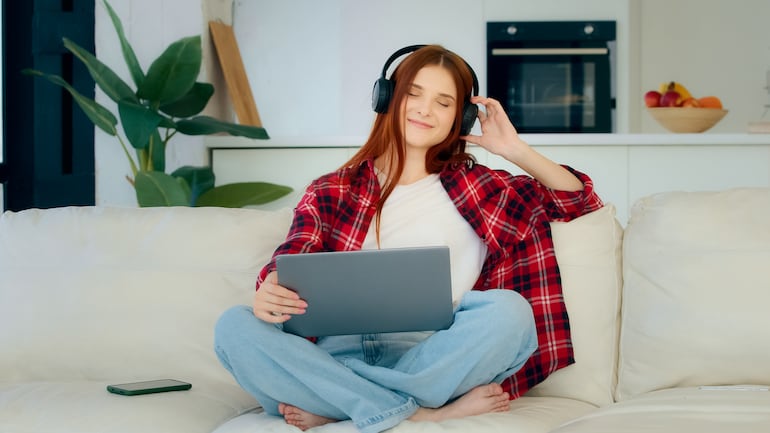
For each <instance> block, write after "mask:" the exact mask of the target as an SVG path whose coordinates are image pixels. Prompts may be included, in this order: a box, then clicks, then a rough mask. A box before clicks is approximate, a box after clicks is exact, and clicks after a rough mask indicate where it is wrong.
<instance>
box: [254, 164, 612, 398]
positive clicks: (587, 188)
mask: <svg viewBox="0 0 770 433" xmlns="http://www.w3.org/2000/svg"><path fill="white" fill-rule="evenodd" d="M567 169H569V170H570V171H571V172H572V173H573V174H575V175H576V176H577V177H578V178H579V179H580V180H581V181H582V182H583V185H584V189H583V191H577V192H567V191H555V190H552V189H549V188H547V187H545V186H543V185H542V184H540V183H539V182H537V181H536V180H534V179H533V178H531V177H529V176H514V175H512V174H510V173H508V172H506V171H502V170H492V169H489V168H487V167H485V166H482V165H478V164H469V165H460V166H457V167H451V168H450V167H448V168H446V169H444V170H443V171H442V172H441V174H440V178H441V182H442V184H443V186H444V188H445V189H446V191H447V193H448V194H449V197H450V198H451V199H452V201H453V202H454V204H455V206H457V209H458V210H459V212H460V214H461V215H462V216H463V217H464V218H465V219H466V220H467V221H468V222H469V223H470V225H471V226H472V227H473V229H474V230H475V231H476V234H478V235H479V237H480V238H481V239H482V240H483V241H484V243H485V244H486V245H487V257H486V259H485V261H484V265H483V267H482V270H481V274H480V275H479V278H478V280H477V281H476V283H475V285H474V290H488V289H508V290H516V291H517V292H519V293H521V294H522V296H524V297H525V298H526V299H527V300H529V302H530V304H531V305H532V309H533V311H534V317H535V323H536V325H537V332H538V349H537V350H536V351H535V353H534V354H533V355H532V356H531V357H530V359H529V360H528V361H527V363H526V364H525V365H524V367H523V368H522V369H521V370H519V371H518V372H517V373H516V374H514V375H513V376H511V377H510V378H508V379H506V380H505V381H504V383H503V388H504V389H506V391H508V392H510V393H511V398H516V397H519V396H521V395H522V394H524V393H525V392H526V391H527V390H528V389H530V388H532V387H533V386H535V385H537V384H538V383H540V382H542V381H543V380H544V379H545V378H546V377H548V375H549V374H551V373H553V372H554V371H556V370H558V369H560V368H563V367H565V366H567V365H569V364H572V363H573V362H574V357H573V350H572V342H571V339H570V328H569V319H568V317H567V308H566V306H565V304H564V298H563V296H562V287H561V277H560V274H559V266H558V264H557V263H556V256H555V254H554V246H553V241H552V238H551V229H550V223H549V222H550V221H568V220H570V219H573V218H576V217H578V216H581V215H583V214H585V213H588V212H592V211H594V210H596V209H599V208H601V207H602V201H601V199H600V198H599V197H598V196H597V195H596V194H595V193H594V188H593V182H592V181H591V179H590V178H589V177H588V176H586V175H585V174H583V173H580V172H578V171H575V170H573V169H571V168H569V167H567ZM349 174H350V169H348V168H346V169H342V170H339V171H337V172H334V173H330V174H327V175H325V176H322V177H321V178H319V179H317V180H315V181H314V182H313V183H312V184H311V185H310V186H309V187H308V188H307V190H306V192H305V195H304V196H303V197H302V199H301V200H300V202H299V204H298V205H297V207H296V209H295V212H294V221H293V222H292V225H291V228H290V229H289V234H288V236H287V238H286V241H285V242H284V243H283V244H281V245H280V246H279V247H278V248H277V249H276V251H275V254H274V256H275V255H278V254H295V253H307V252H318V251H346V250H358V249H360V248H361V245H362V244H363V242H364V238H365V237H366V233H367V231H368V230H369V224H370V223H371V221H372V220H373V218H374V215H375V203H376V201H377V199H378V197H379V194H380V184H379V182H378V180H377V176H376V175H375V174H374V165H373V162H372V161H368V162H367V163H364V164H362V166H361V167H360V168H359V170H358V173H357V175H356V176H349ZM274 269H275V261H274V259H273V260H271V261H270V263H268V264H267V265H266V266H265V268H264V269H262V272H261V273H260V275H259V279H258V281H257V287H259V284H261V282H262V280H263V279H264V278H265V277H266V276H267V274H268V273H269V272H271V271H273V270H274Z"/></svg>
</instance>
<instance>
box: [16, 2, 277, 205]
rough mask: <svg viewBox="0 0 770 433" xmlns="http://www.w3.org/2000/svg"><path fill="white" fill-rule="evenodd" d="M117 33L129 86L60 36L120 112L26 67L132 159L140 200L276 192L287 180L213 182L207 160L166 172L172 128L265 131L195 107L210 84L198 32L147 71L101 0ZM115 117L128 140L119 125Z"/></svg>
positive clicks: (212, 201) (238, 199) (225, 198)
mask: <svg viewBox="0 0 770 433" xmlns="http://www.w3.org/2000/svg"><path fill="white" fill-rule="evenodd" d="M104 5H105V7H106V9H107V11H108V13H109V15H110V18H111V19H112V23H113V25H114V27H115V31H116V33H117V35H118V38H119V40H120V47H121V51H122V53H123V58H124V59H125V62H126V65H127V66H128V70H129V72H130V74H131V78H132V80H133V84H134V86H135V88H132V87H131V86H129V85H128V84H127V83H126V82H125V81H123V80H122V79H121V78H120V77H119V76H118V75H117V74H116V73H115V72H114V71H113V70H112V69H110V68H109V67H108V66H107V65H105V64H104V63H102V62H101V61H99V60H98V59H97V58H96V56H94V55H93V54H91V53H90V52H88V51H87V50H85V49H83V48H82V47H80V46H79V45H77V44H76V43H74V42H73V41H71V40H69V39H67V38H64V39H63V41H64V46H65V47H66V48H67V49H68V50H69V51H71V52H72V53H73V54H74V55H75V56H76V57H77V58H78V59H79V60H80V61H81V62H83V64H84V65H85V66H86V67H87V68H88V71H89V73H90V74H91V76H92V77H93V79H94V81H95V82H96V85H97V86H99V88H100V89H102V91H103V92H104V93H105V94H106V95H107V96H108V97H109V98H110V99H111V100H113V101H115V103H116V104H117V109H118V115H117V116H116V115H115V114H113V113H112V112H111V111H110V110H109V109H107V108H106V107H104V106H103V105H101V104H99V103H97V102H96V101H95V100H93V99H91V98H87V97H85V96H83V95H82V94H80V93H79V92H77V91H76V90H75V89H74V88H73V87H72V86H71V85H70V84H69V83H67V82H66V81H65V80H64V79H63V78H61V77H60V76H57V75H52V74H46V73H44V72H41V71H37V70H32V69H25V70H24V71H23V72H24V73H26V74H30V75H35V76H40V77H44V78H46V79H48V80H49V81H51V82H53V83H54V84H57V85H59V86H62V87H63V88H64V89H66V90H67V91H68V92H69V93H70V94H71V95H72V97H73V99H74V100H75V102H77V104H78V106H79V107H80V108H81V109H82V110H83V111H84V112H85V114H86V115H87V116H88V118H89V119H90V120H91V121H92V122H93V123H94V125H96V126H97V127H98V128H99V129H101V130H103V131H104V132H106V133H107V134H110V135H112V136H114V137H116V138H117V140H118V142H119V143H120V145H121V147H122V148H123V151H124V153H125V155H126V158H127V159H128V162H129V165H130V166H131V172H132V176H133V177H128V176H127V179H128V181H129V182H130V183H131V184H132V185H133V186H134V189H135V191H136V199H137V203H138V204H139V206H223V207H243V206H247V205H255V204H263V203H267V202H270V201H273V200H276V199H278V198H280V197H283V196H284V195H286V194H288V193H290V192H291V191H292V189H291V188H289V187H287V186H282V185H275V184H271V183H267V182H242V183H233V184H228V185H221V186H217V187H215V186H214V180H215V176H214V172H213V171H212V169H211V167H191V166H185V167H181V168H179V169H177V170H175V171H173V172H172V173H171V174H167V173H166V146H167V144H168V142H169V140H170V139H171V138H172V137H173V136H174V135H175V134H177V133H181V134H185V135H209V134H216V133H226V134H230V135H235V136H244V137H249V138H254V139H267V138H269V136H268V134H267V131H265V129H264V128H261V127H255V126H247V125H238V124H234V123H228V122H223V121H220V120H217V119H214V118H212V117H210V116H202V115H199V113H200V112H202V111H203V109H204V108H205V107H206V104H207V103H208V101H209V99H210V98H211V96H212V95H213V94H214V86H212V85H211V84H209V83H201V82H198V81H197V79H198V75H199V73H200V67H201V63H202V51H201V37H200V36H190V37H186V38H182V39H179V40H178V41H176V42H174V43H172V44H171V45H169V46H168V47H167V48H166V50H165V51H164V52H163V53H162V54H161V55H160V57H158V58H157V59H156V60H155V61H153V62H152V64H151V65H150V68H149V69H148V70H147V73H145V72H144V71H143V70H142V68H141V67H140V65H139V62H138V61H137V58H136V55H135V53H134V50H133V48H132V47H131V45H130V44H129V43H128V40H127V39H126V37H125V34H124V32H123V24H122V23H121V21H120V19H119V18H118V16H117V15H116V14H115V11H114V10H113V9H112V7H111V6H110V4H109V3H108V2H107V1H106V0H105V1H104ZM118 119H120V124H121V126H122V128H123V133H124V134H125V138H126V140H127V141H128V143H129V145H130V147H131V148H133V150H134V152H133V153H134V155H132V153H131V152H130V151H129V146H127V145H126V142H125V141H124V139H123V138H122V137H121V135H120V134H119V133H118V129H117V125H118Z"/></svg>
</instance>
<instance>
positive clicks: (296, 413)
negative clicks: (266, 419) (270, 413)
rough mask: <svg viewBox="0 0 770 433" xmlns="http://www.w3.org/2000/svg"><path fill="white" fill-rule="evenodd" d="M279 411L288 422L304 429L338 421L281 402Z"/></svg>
mask: <svg viewBox="0 0 770 433" xmlns="http://www.w3.org/2000/svg"><path fill="white" fill-rule="evenodd" d="M278 412H280V413H281V415H283V419H284V420H285V421H286V424H290V425H293V426H295V427H297V428H299V429H300V430H302V431H305V430H307V429H311V428H313V427H318V426H321V425H324V424H329V423H331V422H337V420H336V419H331V418H326V417H323V416H320V415H316V414H312V413H310V412H307V411H304V410H302V409H300V408H298V407H296V406H292V405H288V404H286V403H281V404H279V405H278Z"/></svg>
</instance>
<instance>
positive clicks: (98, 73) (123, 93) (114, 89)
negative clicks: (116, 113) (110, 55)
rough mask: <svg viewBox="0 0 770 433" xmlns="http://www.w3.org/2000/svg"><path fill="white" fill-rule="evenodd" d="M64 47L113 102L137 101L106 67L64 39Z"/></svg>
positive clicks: (124, 84)
mask: <svg viewBox="0 0 770 433" xmlns="http://www.w3.org/2000/svg"><path fill="white" fill-rule="evenodd" d="M63 40H64V47H66V48H67V49H68V50H70V51H71V52H72V54H74V55H75V56H76V57H77V58H78V59H80V61H81V62H83V64H84V65H86V68H88V72H89V73H90V74H91V77H92V78H93V79H94V81H95V82H96V84H97V85H98V86H99V88H100V89H102V91H104V93H105V94H106V95H107V96H108V97H109V98H110V99H112V100H113V101H115V102H118V101H120V100H122V99H129V100H132V101H138V100H137V98H136V95H135V94H134V91H133V89H131V88H130V87H128V84H126V83H125V82H124V81H123V80H121V79H120V77H118V75H117V74H116V73H115V72H113V71H112V69H110V68H109V67H108V66H107V65H105V64H104V63H102V62H101V61H99V60H98V59H97V58H96V57H94V55H93V54H91V53H89V52H88V51H87V50H85V49H84V48H83V47H81V46H79V45H78V44H76V43H75V42H72V41H71V40H69V39H67V38H64V39H63Z"/></svg>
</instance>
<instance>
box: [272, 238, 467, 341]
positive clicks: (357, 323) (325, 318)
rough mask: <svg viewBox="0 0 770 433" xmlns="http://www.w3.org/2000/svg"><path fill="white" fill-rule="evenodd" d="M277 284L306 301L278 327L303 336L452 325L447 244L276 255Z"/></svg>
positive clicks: (423, 329) (408, 329)
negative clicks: (302, 311) (303, 307)
mask: <svg viewBox="0 0 770 433" xmlns="http://www.w3.org/2000/svg"><path fill="white" fill-rule="evenodd" d="M276 267H277V271H278V283H279V284H280V285H282V286H284V287H287V288H289V289H292V290H294V291H296V292H297V293H298V294H299V296H300V297H301V298H302V299H304V300H305V301H307V303H308V307H307V311H306V312H305V314H300V315H295V316H293V317H292V318H291V319H289V320H288V321H286V322H284V325H283V329H284V331H286V332H291V333H293V334H296V335H300V336H303V337H310V336H314V337H321V336H326V335H348V334H376V333H385V332H406V331H436V330H440V329H446V328H448V327H449V326H450V325H451V324H452V320H453V307H452V284H451V277H450V271H449V269H450V268H449V247H446V246H441V247H415V248H392V249H380V250H361V251H344V252H323V253H309V254H286V255H280V256H278V257H276Z"/></svg>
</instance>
